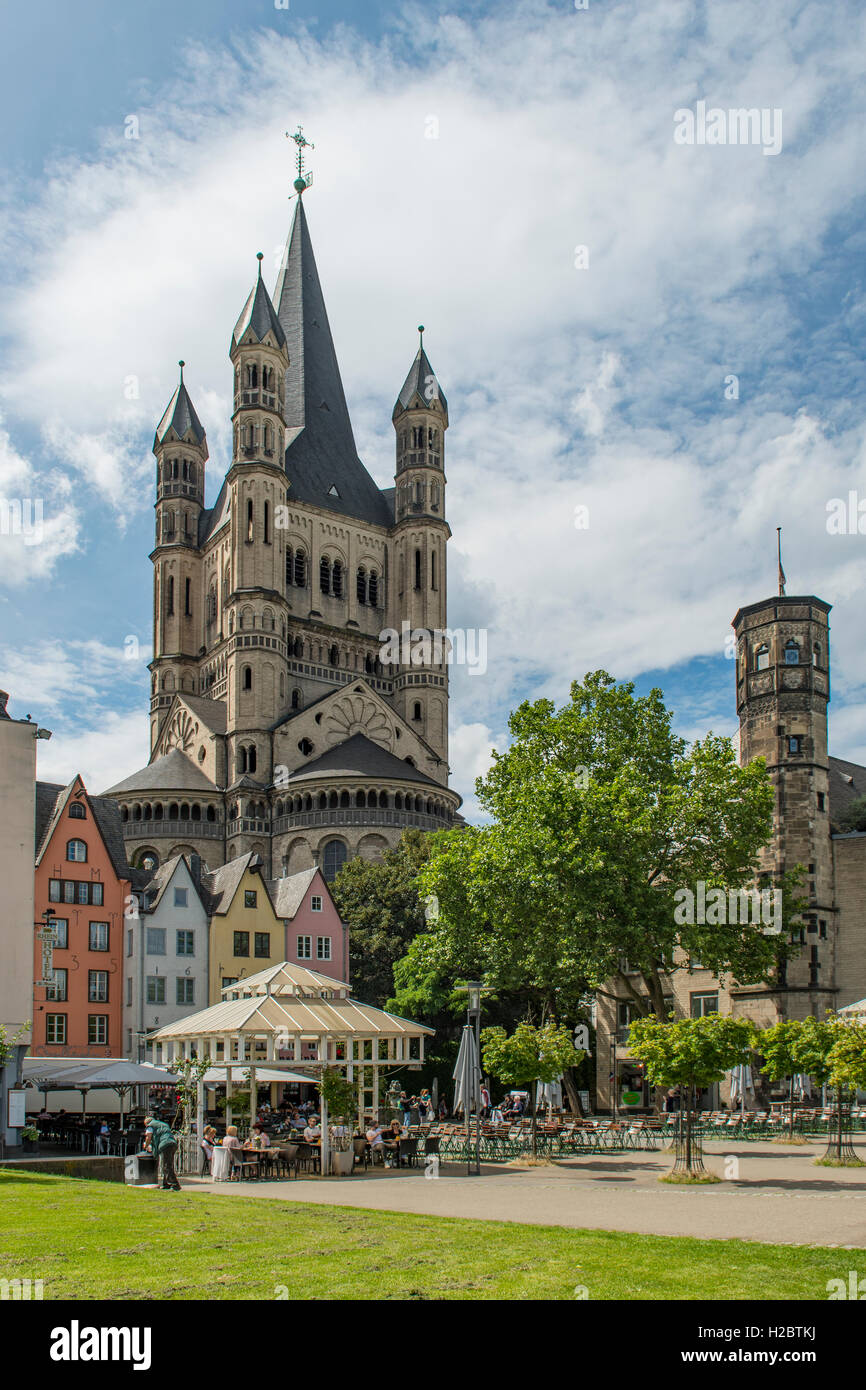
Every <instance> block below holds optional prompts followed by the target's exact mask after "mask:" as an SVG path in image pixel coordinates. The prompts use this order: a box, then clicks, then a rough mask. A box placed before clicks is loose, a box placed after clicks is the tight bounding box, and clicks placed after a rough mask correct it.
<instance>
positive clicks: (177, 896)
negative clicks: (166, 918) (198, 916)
mask: <svg viewBox="0 0 866 1390" xmlns="http://www.w3.org/2000/svg"><path fill="white" fill-rule="evenodd" d="M188 893H189V889H188V888H175V890H174V905H175V907H186V905H187V895H188Z"/></svg>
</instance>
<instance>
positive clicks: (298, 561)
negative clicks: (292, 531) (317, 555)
mask: <svg viewBox="0 0 866 1390" xmlns="http://www.w3.org/2000/svg"><path fill="white" fill-rule="evenodd" d="M295 585H296V587H297V588H299V589H305V588H306V587H307V557H306V554H305V553H304V551H303V550H301V549H298V550H296V551H295Z"/></svg>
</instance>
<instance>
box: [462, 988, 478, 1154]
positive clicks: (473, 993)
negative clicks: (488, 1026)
mask: <svg viewBox="0 0 866 1390" xmlns="http://www.w3.org/2000/svg"><path fill="white" fill-rule="evenodd" d="M465 989H466V992H467V996H468V1002H467V1007H466V1017H467V1022H468V1023H469V1026H470V1028H472V1027H474V1029H475V1052H476V1055H477V1057H478V1075H477V1078H476V1081H477V1095H476V1098H475V1171H474V1173H473V1170H472V1162H471V1159H470V1157H469V1142H470V1125H471V1116H470V1113H469V1104H468V1098H467V1105H466V1171H467V1174H468V1175H469V1176H470V1177H480V1176H481V981H480V980H467V982H466V985H465Z"/></svg>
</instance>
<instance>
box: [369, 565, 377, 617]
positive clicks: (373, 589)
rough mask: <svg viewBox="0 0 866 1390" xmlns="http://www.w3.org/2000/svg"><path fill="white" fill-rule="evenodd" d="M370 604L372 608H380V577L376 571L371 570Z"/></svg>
mask: <svg viewBox="0 0 866 1390" xmlns="http://www.w3.org/2000/svg"><path fill="white" fill-rule="evenodd" d="M369 603H370V607H371V608H377V607H378V606H379V576H378V574H377V573H376V571H375V570H370V587H369Z"/></svg>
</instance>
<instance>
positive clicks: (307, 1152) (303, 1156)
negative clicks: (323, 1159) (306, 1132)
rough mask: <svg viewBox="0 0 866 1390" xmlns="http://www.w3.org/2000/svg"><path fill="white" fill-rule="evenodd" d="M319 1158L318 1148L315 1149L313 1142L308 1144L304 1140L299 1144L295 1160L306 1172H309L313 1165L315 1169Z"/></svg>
mask: <svg viewBox="0 0 866 1390" xmlns="http://www.w3.org/2000/svg"><path fill="white" fill-rule="evenodd" d="M318 1158H319V1155H318V1150H316V1149H314V1148H313V1146H312V1145H311V1144H307V1143H306V1142H304V1143H301V1144H298V1145H297V1154H296V1155H295V1162H296V1163H297V1164H298V1166H299V1167H302V1168H303V1169H304V1171H305V1172H308V1171H309V1169H310V1167H311V1166H312V1168H313V1170H314V1171H315V1167H316V1164H317V1162H318Z"/></svg>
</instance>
